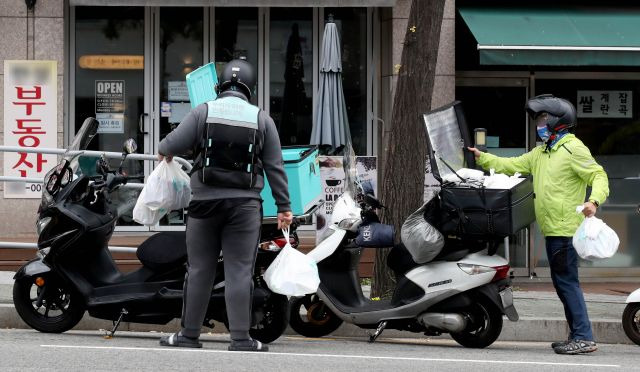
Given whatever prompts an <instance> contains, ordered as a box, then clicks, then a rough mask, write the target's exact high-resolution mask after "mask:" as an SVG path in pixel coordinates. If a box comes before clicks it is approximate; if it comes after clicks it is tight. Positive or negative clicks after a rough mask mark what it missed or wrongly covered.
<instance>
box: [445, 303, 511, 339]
mask: <svg viewBox="0 0 640 372" xmlns="http://www.w3.org/2000/svg"><path fill="white" fill-rule="evenodd" d="M465 313H466V314H465V315H466V317H467V318H468V320H469V324H468V325H467V328H466V329H465V330H464V331H462V332H459V333H451V337H452V338H453V339H454V340H456V342H457V343H459V344H460V345H462V346H464V347H469V348H476V349H481V348H485V347H487V346H489V345H491V344H492V343H494V342H495V340H497V339H498V336H500V332H502V311H500V309H498V308H497V307H496V306H495V305H494V304H493V303H491V302H490V301H489V300H487V299H485V298H480V299H478V301H477V302H475V303H473V304H472V305H471V306H470V307H469V308H468V309H467V310H466V311H465Z"/></svg>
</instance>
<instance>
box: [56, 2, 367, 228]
mask: <svg viewBox="0 0 640 372" xmlns="http://www.w3.org/2000/svg"><path fill="white" fill-rule="evenodd" d="M374 11H375V9H373V8H345V7H341V8H312V7H304V8H251V7H243V8H229V7H216V8H214V7H95V6H90V7H85V6H77V7H70V29H69V30H70V31H69V57H70V58H69V83H70V84H69V90H68V91H69V94H70V97H71V99H69V100H68V102H69V106H68V109H69V111H68V112H70V113H71V115H69V119H68V124H67V130H65V135H66V137H65V141H67V142H68V141H69V140H70V139H71V138H72V137H73V135H74V133H75V131H76V129H77V127H79V126H80V125H81V123H82V121H83V120H84V118H86V117H88V116H96V117H97V118H98V120H100V122H101V129H100V131H99V135H98V136H97V138H96V140H94V142H93V143H92V146H93V149H98V150H107V151H120V150H121V147H122V142H123V141H124V140H125V139H127V138H134V139H136V141H137V142H138V144H139V150H138V152H144V153H147V154H153V153H155V152H156V150H157V146H158V143H159V142H160V141H161V140H162V139H163V138H164V137H165V136H166V135H167V134H168V133H170V132H171V130H173V129H174V128H175V127H176V126H177V125H179V123H180V121H181V120H182V118H183V117H184V116H185V115H186V114H187V113H188V112H189V110H190V109H191V104H190V101H189V97H188V91H187V89H186V84H185V76H186V75H187V74H188V73H189V72H191V71H193V70H195V69H196V68H198V67H200V66H201V65H203V64H206V63H208V62H209V61H215V62H216V68H217V69H218V71H220V69H221V68H222V67H223V66H224V63H226V62H228V61H229V60H231V59H233V58H240V57H244V58H246V59H247V60H248V61H249V62H251V63H252V64H253V65H254V66H256V68H257V74H258V83H257V87H256V90H255V92H254V95H253V97H252V103H254V104H257V105H258V106H260V107H261V108H263V109H264V110H266V111H268V112H269V113H270V114H271V116H272V117H273V118H274V121H275V123H276V126H277V127H278V130H279V133H280V139H281V142H282V144H283V145H295V144H307V143H308V142H309V137H310V133H311V128H312V124H313V118H314V111H315V108H314V107H315V104H314V103H315V100H316V97H315V92H316V91H317V78H318V63H319V59H320V57H321V56H320V51H319V50H320V48H319V40H321V35H322V32H323V29H324V23H325V18H326V17H325V15H328V14H329V13H331V14H334V15H335V22H336V24H337V26H338V28H339V30H340V32H341V34H342V35H344V36H343V39H342V48H343V56H344V58H343V74H344V75H345V76H348V77H349V78H348V79H345V83H344V89H345V99H346V103H347V106H348V114H349V119H350V126H351V128H352V136H353V137H354V147H355V149H356V153H357V154H359V155H372V154H373V153H374V141H375V136H374V134H375V133H377V131H375V130H374V128H375V126H376V125H377V123H376V122H374V120H373V118H374V117H375V115H374V107H375V105H374V103H373V102H374V99H373V97H374V93H373V91H374V87H375V86H376V84H375V83H374V81H373V80H374V77H373V76H374V75H375V74H373V71H374V68H375V63H372V60H373V59H374V57H373V56H374V55H375V51H374V44H375V43H374V42H373V40H372V38H373V36H374V33H373V31H372V30H373V29H374ZM104 87H109V88H110V89H115V90H114V91H111V90H109V91H105V90H104ZM185 157H187V158H193V156H192V154H185ZM128 163H131V164H127V165H125V167H126V168H127V170H128V171H129V173H131V174H138V173H144V174H146V175H148V174H149V173H150V171H151V166H152V165H151V164H143V163H142V162H128ZM124 194H125V193H124V192H123V195H121V196H120V198H121V199H122V201H126V202H128V204H127V205H126V206H123V207H122V209H123V210H122V217H121V219H120V221H119V224H118V225H119V227H118V229H119V230H125V231H129V230H133V231H146V230H148V228H145V227H142V226H138V225H137V224H135V222H133V220H132V217H131V209H132V208H133V204H132V203H135V199H136V196H137V195H134V194H131V192H128V193H126V195H124ZM116 196H118V195H116ZM184 217H185V213H184V211H173V212H171V213H170V214H169V215H168V216H167V217H165V218H163V220H161V222H160V223H159V225H157V226H155V227H152V230H166V229H169V230H173V229H183V228H184Z"/></svg>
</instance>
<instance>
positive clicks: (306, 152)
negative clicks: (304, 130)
mask: <svg viewBox="0 0 640 372" xmlns="http://www.w3.org/2000/svg"><path fill="white" fill-rule="evenodd" d="M282 159H283V160H284V170H285V172H286V173H287V178H288V180H289V198H290V199H291V211H292V212H293V214H294V215H301V214H304V213H305V212H307V211H308V210H309V209H311V208H312V207H313V206H314V205H316V204H318V202H319V201H320V199H321V197H322V196H321V193H322V186H321V184H320V167H319V166H318V161H317V159H318V147H317V146H311V145H307V146H288V147H283V148H282ZM260 196H261V197H262V200H263V202H262V208H263V211H264V216H265V217H272V216H276V215H277V214H278V209H277V207H276V202H275V200H274V199H273V196H272V195H271V187H270V186H269V182H268V181H267V177H266V176H265V178H264V189H263V190H262V193H261V194H260Z"/></svg>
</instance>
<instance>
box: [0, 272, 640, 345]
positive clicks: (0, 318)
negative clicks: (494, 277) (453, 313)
mask: <svg viewBox="0 0 640 372" xmlns="http://www.w3.org/2000/svg"><path fill="white" fill-rule="evenodd" d="M13 275H14V273H13V272H8V271H0V327H2V328H26V327H27V326H26V325H25V324H24V323H23V322H22V320H20V318H19V317H18V314H17V313H16V311H15V309H14V308H13V303H12V294H11V293H12V286H13ZM582 287H583V290H584V292H585V300H586V301H587V308H588V310H589V317H590V318H591V321H592V323H593V331H594V336H595V339H596V340H597V341H598V342H602V343H626V344H629V343H631V341H630V340H629V339H628V338H627V337H626V335H625V334H624V331H623V330H622V324H621V323H620V321H621V319H622V312H623V310H624V308H625V306H626V304H625V299H626V294H625V293H626V292H631V291H633V290H635V289H636V288H640V282H631V281H629V282H606V283H600V282H599V283H590V282H585V283H583V284H582ZM513 288H514V305H515V307H516V309H517V310H518V313H519V315H520V320H519V321H518V322H510V321H508V320H507V319H506V318H505V321H504V326H503V330H502V333H501V335H500V340H503V341H558V340H563V339H566V337H567V326H566V322H565V320H564V311H563V309H562V304H561V303H560V300H558V298H557V296H556V294H555V292H554V290H553V286H552V284H551V283H550V282H545V281H543V280H542V279H533V280H529V279H516V280H514V283H513ZM363 290H364V291H365V294H366V293H367V292H368V288H366V287H363ZM110 327H111V322H110V321H104V320H99V319H94V318H91V317H89V316H88V315H86V316H85V317H84V318H83V320H82V321H81V322H80V324H78V326H76V328H75V329H84V330H97V329H107V328H110ZM119 329H120V330H122V331H127V330H129V331H157V332H173V331H175V330H177V329H179V320H174V321H172V322H170V323H169V324H167V325H164V326H158V325H147V324H136V323H123V324H122V325H121V326H120V328H119ZM213 332H214V333H218V332H220V333H226V332H227V330H226V328H225V327H224V326H223V325H221V324H220V325H218V326H216V328H215V329H214V330H213ZM287 333H288V334H295V333H294V332H293V331H292V330H291V329H288V330H287ZM366 334H367V331H366V330H363V329H360V328H358V327H355V326H353V325H350V324H343V325H342V326H341V327H340V328H339V329H338V330H337V331H336V332H334V334H333V335H334V336H348V337H365V336H366ZM384 336H385V337H398V338H402V337H410V338H419V337H424V336H422V335H421V334H418V333H410V332H401V331H393V330H388V331H385V332H384Z"/></svg>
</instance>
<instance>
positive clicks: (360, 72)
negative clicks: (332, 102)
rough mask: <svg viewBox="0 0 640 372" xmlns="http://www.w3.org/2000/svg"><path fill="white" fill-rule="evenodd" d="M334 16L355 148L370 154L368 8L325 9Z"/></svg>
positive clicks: (357, 151) (359, 151) (359, 152)
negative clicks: (368, 119) (368, 123)
mask: <svg viewBox="0 0 640 372" xmlns="http://www.w3.org/2000/svg"><path fill="white" fill-rule="evenodd" d="M324 14H325V17H328V15H329V14H332V15H333V18H334V22H335V23H336V26H337V28H338V33H339V34H340V41H341V42H342V45H341V46H342V49H341V51H342V87H343V90H344V99H345V102H346V104H347V115H348V117H349V127H350V128H351V139H352V140H353V148H354V150H355V152H356V154H358V155H366V154H367V9H366V8H326V9H325V10H324Z"/></svg>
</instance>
